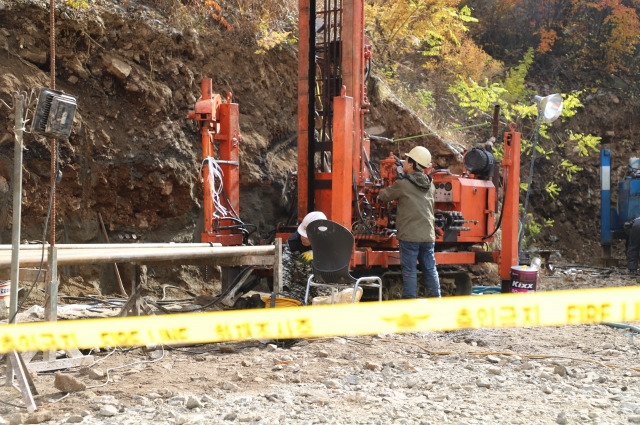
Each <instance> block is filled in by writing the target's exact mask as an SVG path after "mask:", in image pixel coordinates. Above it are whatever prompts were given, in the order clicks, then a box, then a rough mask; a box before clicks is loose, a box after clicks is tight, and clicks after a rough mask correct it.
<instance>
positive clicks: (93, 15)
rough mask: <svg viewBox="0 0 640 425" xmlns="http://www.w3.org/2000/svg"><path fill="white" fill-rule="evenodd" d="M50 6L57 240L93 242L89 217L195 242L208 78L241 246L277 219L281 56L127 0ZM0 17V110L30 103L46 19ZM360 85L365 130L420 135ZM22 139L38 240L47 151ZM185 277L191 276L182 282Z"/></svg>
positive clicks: (45, 40)
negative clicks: (237, 189) (230, 123)
mask: <svg viewBox="0 0 640 425" xmlns="http://www.w3.org/2000/svg"><path fill="white" fill-rule="evenodd" d="M56 7H57V10H56V40H57V43H56V89H58V90H62V91H64V92H66V93H69V94H72V95H74V96H77V97H78V110H77V114H76V122H75V125H74V128H73V131H72V135H71V137H70V138H69V140H68V141H65V142H62V143H60V150H59V154H58V155H59V159H60V168H61V171H62V180H61V181H60V183H59V184H58V186H57V191H56V198H57V203H56V216H57V220H56V229H57V231H56V235H57V240H58V242H59V243H60V242H73V243H88V242H100V241H102V239H101V238H102V235H101V232H100V222H99V217H98V213H100V214H101V215H102V217H103V218H104V220H105V222H106V223H105V224H106V226H107V229H108V231H109V233H110V235H111V239H112V240H114V241H119V238H120V239H122V238H124V240H127V239H126V238H128V237H135V238H137V240H142V241H145V242H169V241H177V242H194V241H197V238H198V237H199V233H200V226H201V225H200V224H199V223H200V221H201V218H200V217H201V207H202V205H201V199H202V195H201V184H200V177H199V167H200V138H199V134H198V132H197V128H196V126H195V124H194V123H191V122H189V120H188V119H187V113H188V111H189V110H190V109H191V108H193V106H194V104H195V101H196V100H197V98H198V97H199V96H200V82H201V80H202V79H203V78H212V80H213V88H214V91H215V92H217V93H220V94H221V95H223V96H225V95H226V93H228V92H231V93H233V101H234V102H236V103H238V104H239V105H240V106H239V109H240V114H241V115H240V126H241V133H242V136H243V141H242V145H241V158H240V159H241V209H240V215H241V217H242V218H243V220H245V221H246V222H248V223H252V224H255V225H256V226H257V232H255V234H254V235H253V238H252V240H253V242H256V241H257V240H258V239H259V237H260V236H261V235H263V234H265V233H266V232H268V231H270V230H273V229H274V228H275V225H276V223H278V222H283V221H284V220H286V217H287V211H286V209H285V207H284V206H283V205H282V202H281V201H280V191H281V190H282V187H283V185H284V182H285V176H286V173H287V172H288V171H291V170H295V168H296V151H295V144H296V143H295V138H294V136H295V134H296V123H297V120H296V115H297V111H296V109H295V108H296V105H297V101H296V93H297V86H296V85H297V83H296V80H295V76H296V73H297V62H296V52H295V51H294V50H293V49H282V50H274V51H271V52H268V53H266V54H261V55H258V54H255V53H254V51H255V46H253V45H252V43H250V42H247V41H246V39H244V36H242V35H241V34H238V33H235V32H226V31H216V30H215V28H214V29H213V35H210V34H208V35H207V36H206V37H204V36H200V35H199V34H198V33H197V32H196V31H195V30H189V31H186V33H182V32H179V31H177V30H176V29H174V28H170V27H168V26H165V25H163V24H161V23H160V21H159V20H157V19H155V17H156V15H155V12H154V11H153V10H152V9H149V8H148V7H146V6H143V5H142V4H140V3H137V2H127V3H126V5H125V6H122V5H120V4H119V3H110V2H98V3H92V6H91V8H90V9H89V10H86V11H79V10H73V9H70V8H68V7H66V6H64V5H57V6H56ZM2 8H3V13H2V15H1V16H0V48H1V51H0V55H2V57H3V60H2V61H1V62H0V75H1V76H0V98H2V99H3V100H4V101H5V102H6V103H8V104H9V105H11V104H12V96H13V93H14V92H15V91H27V92H29V91H30V90H31V89H35V90H36V92H35V93H36V96H37V91H38V90H39V89H40V87H42V86H48V87H49V86H50V77H49V68H50V63H49V51H50V49H49V43H50V41H49V14H48V8H47V4H45V3H42V2H19V3H16V2H3V3H2ZM373 87H374V89H373V90H372V100H373V102H375V103H377V104H378V105H379V106H378V107H377V108H375V110H376V114H375V119H376V124H377V129H378V131H382V132H383V133H385V135H389V134H391V135H393V132H394V131H397V129H398V128H401V129H402V130H403V131H405V132H406V131H413V132H422V133H424V132H426V124H424V123H422V122H420V120H418V119H417V118H416V117H413V116H411V115H410V114H407V112H406V111H403V110H402V108H401V106H400V105H399V104H398V103H397V101H395V100H394V99H393V98H392V97H390V96H389V95H388V93H386V94H385V92H384V90H378V89H377V88H375V87H376V86H375V85H374V86H373ZM3 111H4V112H3V113H2V115H0V122H1V123H2V124H1V125H2V127H3V129H4V131H3V133H2V137H1V139H0V151H1V152H2V158H1V159H0V203H1V204H2V205H3V208H2V213H1V215H0V242H2V243H9V241H10V237H11V211H10V209H9V208H8V206H9V205H11V199H12V191H11V186H10V180H11V176H12V169H13V146H14V140H13V131H12V127H13V117H12V115H11V111H10V110H7V109H6V108H3ZM387 123H388V124H387ZM380 128H382V130H380ZM24 143H25V147H26V149H25V152H24V160H23V163H24V171H23V174H24V181H23V188H24V193H23V229H22V239H23V240H41V239H42V232H43V227H42V226H43V221H44V217H45V216H46V211H47V198H48V188H49V182H50V178H49V176H50V168H51V166H50V162H51V159H50V158H51V156H50V150H51V146H50V142H49V141H48V140H44V139H42V138H38V137H34V135H31V134H26V135H25V140H24ZM428 143H430V144H431V145H432V146H431V148H432V149H433V150H434V152H435V153H436V154H437V153H441V155H440V157H441V158H442V160H443V161H444V158H451V157H454V158H455V157H457V156H459V155H457V154H456V153H455V152H454V151H452V150H451V147H449V146H447V144H443V143H441V141H439V140H438V139H437V138H432V139H431V140H429V141H428ZM392 149H397V147H396V146H383V147H382V150H383V151H384V152H385V153H384V155H385V156H386V155H387V154H388V152H389V151H390V150H392ZM446 162H448V163H451V162H452V161H446ZM453 162H454V163H455V161H453ZM443 165H444V164H443ZM47 237H48V235H47ZM105 273H107V274H108V271H104V270H94V271H93V272H92V273H89V274H87V272H86V271H85V272H84V274H83V276H82V277H83V278H84V279H95V278H96V277H97V276H98V275H100V274H103V276H102V277H103V278H105V277H108V275H107V276H104V274H105ZM166 273H173V276H171V279H173V280H178V282H179V281H181V280H183V279H184V274H181V273H177V272H175V271H174V272H167V271H158V275H164V274H166ZM194 273H195V275H196V276H197V275H198V273H199V271H198V270H193V269H192V270H191V271H190V273H188V274H191V275H193V274H194ZM103 280H105V279H103ZM111 280H112V279H111ZM174 283H175V282H174ZM105 289H107V290H108V289H109V288H105Z"/></svg>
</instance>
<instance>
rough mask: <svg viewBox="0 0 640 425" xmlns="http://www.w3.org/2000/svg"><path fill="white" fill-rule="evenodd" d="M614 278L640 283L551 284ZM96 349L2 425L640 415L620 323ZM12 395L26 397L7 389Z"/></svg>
mask: <svg viewBox="0 0 640 425" xmlns="http://www.w3.org/2000/svg"><path fill="white" fill-rule="evenodd" d="M572 273H573V274H572ZM576 276H577V277H576ZM607 284H609V285H611V286H630V285H635V284H636V281H635V278H631V277H626V276H623V275H615V274H613V275H612V274H609V275H608V276H603V275H602V274H601V273H593V272H589V271H587V270H583V271H581V272H580V273H576V272H575V270H573V271H571V272H567V273H565V274H564V275H560V276H558V275H556V276H554V277H544V278H541V281H540V290H545V288H547V289H548V288H554V289H563V288H566V287H577V286H578V285H579V286H580V287H590V286H594V287H596V286H607ZM525 296H526V295H525ZM632 325H634V326H638V324H632ZM91 354H92V355H93V356H94V360H95V363H94V364H93V365H91V366H90V367H85V368H82V369H79V368H74V369H67V370H63V371H58V372H57V373H56V372H50V373H40V374H34V383H35V385H36V388H37V390H38V393H39V394H38V395H36V396H35V399H36V404H37V406H38V409H37V410H36V412H34V413H32V414H28V413H27V412H26V410H25V409H24V408H20V407H14V406H10V405H7V404H0V416H1V418H2V419H0V424H20V423H56V424H57V423H82V424H150V423H154V424H172V425H173V424H233V423H247V424H406V425H414V424H415V425H417V424H441V423H449V424H578V423H598V424H626V423H640V361H639V359H640V355H639V354H640V338H639V335H638V334H637V333H635V332H633V329H625V328H622V327H617V326H611V325H578V326H563V327H551V328H518V329H479V330H457V331H449V332H426V333H408V334H397V335H373V336H364V337H337V338H323V339H310V340H293V341H245V342H238V343H232V344H206V345H198V346H188V347H172V348H170V347H165V348H162V347H160V349H157V350H155V351H147V350H144V349H142V348H134V349H115V350H102V351H94V352H92V353H91ZM5 373H6V371H5V369H4V366H3V367H1V368H0V374H1V375H2V376H4V374H5ZM3 380H5V379H3ZM0 399H1V400H3V401H4V402H5V403H6V402H8V403H12V404H14V405H16V406H20V405H24V404H23V400H22V397H21V394H20V392H19V391H17V390H15V389H13V388H11V387H8V386H3V387H0Z"/></svg>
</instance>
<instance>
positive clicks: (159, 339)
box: [0, 287, 640, 353]
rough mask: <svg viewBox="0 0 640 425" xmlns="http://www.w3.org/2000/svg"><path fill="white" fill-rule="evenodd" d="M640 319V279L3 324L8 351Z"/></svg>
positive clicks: (2, 344) (0, 341)
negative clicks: (568, 287)
mask: <svg viewBox="0 0 640 425" xmlns="http://www.w3.org/2000/svg"><path fill="white" fill-rule="evenodd" d="M633 321H640V287H624V288H611V289H591V290H573V291H557V292H540V293H528V294H496V295H482V296H469V297H448V298H442V299H420V300H405V301H387V302H383V303H378V302H366V303H359V304H340V305H331V306H330V305H325V306H315V307H291V308H276V309H256V310H232V311H221V312H208V313H183V314H170V315H163V316H142V317H118V318H109V319H84V320H69V321H60V322H38V323H23V324H17V325H2V326H0V353H6V352H9V351H11V350H17V351H48V350H65V349H69V348H93V347H127V346H129V347H130V346H141V345H153V344H167V345H171V344H185V343H205V342H222V341H239V340H246V339H263V340H269V339H290V338H309V337H320V336H338V335H364V334H379V333H382V334H385V333H400V332H418V331H429V330H430V331H433V330H452V329H469V328H502V327H523V326H558V325H574V324H581V323H599V322H633Z"/></svg>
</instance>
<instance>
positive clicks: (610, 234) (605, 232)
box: [600, 149, 640, 261]
mask: <svg viewBox="0 0 640 425" xmlns="http://www.w3.org/2000/svg"><path fill="white" fill-rule="evenodd" d="M600 184H601V185H600V192H601V195H600V211H601V214H600V243H601V244H602V249H603V254H604V257H605V258H604V260H605V261H606V260H607V259H610V258H611V243H612V241H613V240H614V239H616V240H625V239H626V238H627V235H626V233H625V230H624V224H625V223H626V222H628V221H630V220H633V219H634V218H636V217H638V216H640V158H630V159H629V169H628V171H627V174H626V176H625V177H624V179H623V180H621V181H619V182H618V205H617V208H614V207H613V206H612V205H611V150H610V149H602V150H601V151H600Z"/></svg>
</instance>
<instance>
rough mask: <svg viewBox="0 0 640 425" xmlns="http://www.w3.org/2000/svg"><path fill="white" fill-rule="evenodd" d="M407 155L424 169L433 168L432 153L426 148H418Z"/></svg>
mask: <svg viewBox="0 0 640 425" xmlns="http://www.w3.org/2000/svg"><path fill="white" fill-rule="evenodd" d="M405 155H406V156H408V157H409V158H411V159H413V160H414V161H415V162H416V163H417V164H418V165H419V166H421V167H422V168H429V167H430V166H431V152H429V149H427V148H425V147H424V146H416V147H415V148H413V149H411V150H410V151H409V153H407V154H405Z"/></svg>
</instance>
